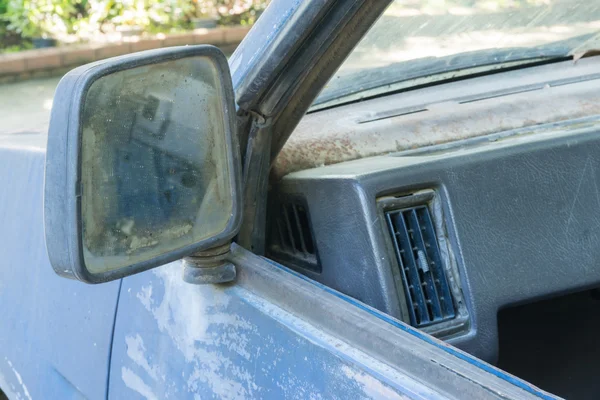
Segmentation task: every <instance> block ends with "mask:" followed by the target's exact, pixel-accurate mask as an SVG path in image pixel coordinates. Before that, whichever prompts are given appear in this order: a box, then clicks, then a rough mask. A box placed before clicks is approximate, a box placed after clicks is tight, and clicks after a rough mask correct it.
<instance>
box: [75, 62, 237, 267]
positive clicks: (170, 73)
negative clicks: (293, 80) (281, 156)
mask: <svg viewBox="0 0 600 400" xmlns="http://www.w3.org/2000/svg"><path fill="white" fill-rule="evenodd" d="M219 80H220V75H219V72H218V69H217V66H216V65H215V64H214V63H213V61H212V60H211V59H209V58H207V57H201V56H197V57H189V58H182V59H175V60H169V61H164V62H161V63H158V64H152V65H145V66H138V67H134V68H131V69H126V70H121V71H117V72H114V73H112V74H109V75H105V76H103V77H101V78H99V79H97V80H96V81H94V82H93V83H92V85H91V86H90V88H89V90H88V92H87V95H86V98H85V104H84V108H83V113H82V121H81V122H82V123H81V125H82V131H81V144H82V148H81V183H80V184H81V215H82V235H83V238H82V239H83V253H84V254H83V256H84V260H85V263H86V266H87V268H88V270H89V271H90V272H92V273H99V272H106V271H111V270H114V269H117V268H122V267H125V266H129V265H132V264H134V263H138V262H143V261H147V260H150V259H152V258H154V257H157V256H159V255H161V254H164V253H166V252H169V251H173V250H175V249H178V248H182V247H185V246H187V245H190V244H193V243H196V242H199V241H201V240H203V239H205V238H208V237H211V236H214V235H217V234H219V233H220V232H223V231H224V230H225V228H226V227H227V224H228V222H229V219H230V218H231V215H232V207H233V199H232V193H231V187H232V185H231V182H230V181H229V179H230V178H229V176H230V174H229V171H228V160H227V142H226V140H227V136H226V131H225V130H226V126H225V124H226V123H225V120H226V118H227V116H225V117H224V105H223V97H224V96H225V94H224V93H221V92H222V90H221V84H220V81H219Z"/></svg>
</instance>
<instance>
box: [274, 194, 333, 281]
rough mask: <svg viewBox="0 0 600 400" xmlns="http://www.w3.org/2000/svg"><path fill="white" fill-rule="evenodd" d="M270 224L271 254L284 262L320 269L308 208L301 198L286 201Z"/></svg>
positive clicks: (304, 267)
mask: <svg viewBox="0 0 600 400" xmlns="http://www.w3.org/2000/svg"><path fill="white" fill-rule="evenodd" d="M278 207H279V212H278V213H277V214H276V215H275V218H274V220H273V224H272V225H271V234H270V240H269V242H270V245H269V253H270V255H271V256H272V257H273V258H274V259H275V260H278V261H281V262H282V263H284V264H285V265H288V264H289V265H292V266H295V267H301V268H303V269H308V270H310V271H314V272H321V266H320V264H319V261H318V258H317V250H316V246H315V241H314V237H313V233H312V228H311V224H310V217H309V214H308V208H307V207H306V206H305V205H303V202H302V201H299V200H298V201H295V200H289V199H287V200H284V201H281V202H280V203H279V205H278Z"/></svg>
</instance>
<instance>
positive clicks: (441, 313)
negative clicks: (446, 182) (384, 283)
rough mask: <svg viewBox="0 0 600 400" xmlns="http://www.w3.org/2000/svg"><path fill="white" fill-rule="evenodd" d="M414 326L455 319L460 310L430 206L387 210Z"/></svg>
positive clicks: (388, 222) (387, 217)
mask: <svg viewBox="0 0 600 400" xmlns="http://www.w3.org/2000/svg"><path fill="white" fill-rule="evenodd" d="M385 215H386V219H387V224H388V227H389V229H390V232H391V236H392V242H393V245H394V248H395V251H396V257H397V259H398V265H399V267H400V270H401V277H402V282H403V284H404V292H405V294H406V301H407V306H408V312H409V315H410V322H411V325H413V326H416V327H424V326H427V325H430V324H433V323H437V322H442V321H446V320H449V319H452V318H454V317H455V315H456V309H455V306H454V303H453V301H452V296H451V294H450V288H449V286H448V280H447V278H446V273H445V271H444V269H445V268H444V265H443V262H442V257H441V255H440V250H439V246H438V241H437V236H436V231H435V228H434V226H433V223H432V219H431V216H430V213H429V208H428V207H427V206H425V205H423V206H417V207H410V208H404V209H400V210H394V211H387V212H386V213H385Z"/></svg>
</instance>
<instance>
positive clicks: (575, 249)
mask: <svg viewBox="0 0 600 400" xmlns="http://www.w3.org/2000/svg"><path fill="white" fill-rule="evenodd" d="M599 131H600V119H599V118H597V117H586V118H579V119H574V120H567V121H561V122H556V123H548V124H541V125H535V126H533V127H525V128H519V129H513V130H509V131H503V132H499V133H496V134H491V135H486V136H481V137H476V138H470V139H464V140H460V141H455V142H450V143H448V144H444V145H438V146H429V147H425V148H421V149H417V150H409V151H404V152H399V153H390V154H387V155H381V156H374V157H368V158H363V159H359V160H354V161H346V162H341V163H338V164H334V165H330V166H323V167H319V168H312V169H308V170H304V171H300V172H294V173H291V174H288V175H286V176H285V177H284V178H283V179H281V180H280V181H279V183H278V185H277V186H275V187H274V188H273V190H272V194H273V193H276V195H272V197H273V198H272V199H271V202H272V204H275V206H277V205H278V204H279V205H280V204H282V203H285V202H286V201H292V202H294V201H296V202H297V201H301V202H302V210H301V211H302V213H306V216H304V217H303V218H305V219H307V220H308V222H306V221H304V222H303V223H302V225H304V226H308V227H309V234H307V237H305V238H303V241H302V243H304V242H306V241H307V240H311V238H310V236H312V240H313V241H314V247H315V249H314V250H313V253H314V254H312V257H310V259H308V258H307V260H308V261H307V262H305V263H304V264H302V263H294V260H293V257H289V258H288V259H287V260H286V258H285V257H283V256H282V255H281V254H278V252H277V249H278V247H277V246H276V245H275V246H274V245H273V243H274V242H276V240H274V239H271V240H270V247H269V249H270V254H269V255H270V256H272V257H273V258H275V259H278V260H280V261H282V262H283V263H284V264H286V265H289V266H291V267H292V268H295V269H298V270H299V271H301V272H302V273H304V274H306V275H308V276H310V277H311V278H313V279H315V280H317V281H320V282H323V283H325V284H327V285H328V286H331V287H333V288H334V289H337V290H339V291H341V292H343V293H346V294H348V295H350V296H353V297H355V298H357V299H359V300H361V301H363V302H364V303H366V304H368V305H370V306H372V307H375V308H377V309H380V310H382V311H384V312H386V313H388V314H390V315H392V316H394V317H396V318H399V319H403V320H405V321H406V316H405V313H404V312H403V304H405V299H404V296H403V294H402V291H401V290H399V289H398V283H397V280H398V279H397V276H395V272H394V271H395V269H397V268H398V266H397V262H396V261H395V256H394V253H393V252H392V251H390V247H389V240H390V238H389V235H390V232H389V231H388V230H387V229H386V227H385V223H382V221H381V217H382V214H381V210H380V207H379V206H378V204H379V203H378V199H381V198H383V197H385V196H390V195H392V196H393V195H404V196H406V195H408V196H410V195H411V194H413V193H419V192H421V191H423V190H432V191H433V192H434V193H435V195H436V197H437V199H438V200H437V201H438V204H439V207H440V212H434V218H436V219H437V220H438V222H441V223H443V224H444V226H445V230H444V234H445V235H444V236H445V237H444V239H445V240H447V243H448V248H449V251H450V253H451V256H452V260H453V263H455V267H456V273H457V277H458V278H457V280H458V282H457V283H458V285H459V286H460V288H459V290H460V293H461V295H462V299H461V301H464V305H465V306H466V310H467V313H468V316H467V323H465V324H463V325H462V328H461V329H459V330H455V331H452V332H450V333H448V332H445V333H443V334H441V335H438V336H441V337H442V338H444V339H445V340H447V341H448V342H450V343H452V344H454V345H456V346H458V347H459V348H462V349H463V350H465V351H467V352H469V353H472V354H474V355H476V356H478V357H480V358H483V359H485V360H487V361H490V362H494V361H495V360H496V359H497V356H498V329H497V313H498V311H499V310H500V309H502V308H504V307H507V306H511V305H515V304H520V303H524V302H530V301H534V300H536V299H540V298H544V297H549V296H555V295H559V294H563V293H566V292H571V291H577V290H580V289H584V288H589V287H593V286H598V285H600V214H599V213H598V211H599V210H600V182H599V180H598V179H599V178H600V169H599V168H600V134H599ZM290 199H292V200H290ZM298 199H300V200H298ZM434 211H435V210H434ZM276 219H277V218H272V220H276ZM440 219H441V220H442V221H439V220H440ZM298 221H299V219H298ZM307 224H308V225H307ZM275 230H276V229H275ZM272 231H273V228H272ZM272 235H273V233H272ZM304 247H306V246H304ZM292 256H293V255H292ZM286 261H287V262H286ZM311 262H312V263H313V264H314V263H317V264H318V268H312V267H311ZM434 333H435V332H434Z"/></svg>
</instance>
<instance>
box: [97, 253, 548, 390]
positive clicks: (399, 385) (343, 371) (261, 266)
mask: <svg viewBox="0 0 600 400" xmlns="http://www.w3.org/2000/svg"><path fill="white" fill-rule="evenodd" d="M231 261H232V262H233V263H234V264H235V265H236V266H237V268H238V280H237V281H236V283H234V284H228V285H204V286H203V285H191V284H187V283H185V282H184V281H183V280H182V279H181V272H182V269H181V265H180V263H179V262H175V263H171V264H169V265H166V266H163V267H161V268H159V269H156V270H154V271H149V272H146V273H143V274H139V275H136V276H132V277H129V278H126V279H124V281H123V285H122V290H121V296H120V299H119V306H118V315H117V320H116V326H115V336H114V347H113V355H112V363H111V372H110V387H109V398H111V399H121V398H128V399H136V398H139V399H144V398H145V399H194V400H195V399H206V398H219V399H221V398H222V399H247V398H274V399H280V398H302V399H304V398H327V399H330V398H331V399H351V398H421V399H435V398H503V399H507V398H516V399H526V398H540V397H541V398H551V396H550V395H548V394H546V393H544V392H542V391H540V390H539V389H537V388H534V387H532V386H530V385H528V384H527V383H525V382H522V381H520V380H518V379H515V378H513V377H510V376H507V375H505V374H504V373H502V372H501V371H499V370H497V369H495V368H493V367H491V366H489V365H487V364H485V363H483V362H481V361H479V360H475V359H473V358H471V357H470V356H468V355H466V354H465V353H462V352H460V351H459V350H457V349H454V348H451V347H449V346H447V345H445V344H443V343H442V342H439V341H437V340H436V339H433V338H432V337H429V336H427V335H425V334H423V333H421V332H419V331H416V330H413V329H412V328H410V327H409V326H407V325H404V324H403V323H401V322H399V321H396V320H393V319H391V318H390V317H387V316H385V315H382V314H381V313H379V312H378V311H376V310H373V309H371V308H369V307H368V306H365V305H364V304H361V303H359V302H357V301H355V300H353V299H350V298H347V297H346V296H344V295H341V294H339V293H337V292H335V291H333V290H331V289H329V288H326V287H324V286H321V285H319V284H317V283H315V282H313V281H310V280H308V279H307V278H304V277H302V276H299V275H297V274H295V273H293V272H292V271H290V270H288V269H286V268H285V267H282V266H279V265H277V264H275V263H272V262H270V261H268V260H266V259H264V258H261V257H258V256H256V255H254V254H252V253H250V252H248V251H246V250H244V249H242V248H240V247H238V246H235V245H234V251H233V256H232V259H231Z"/></svg>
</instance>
